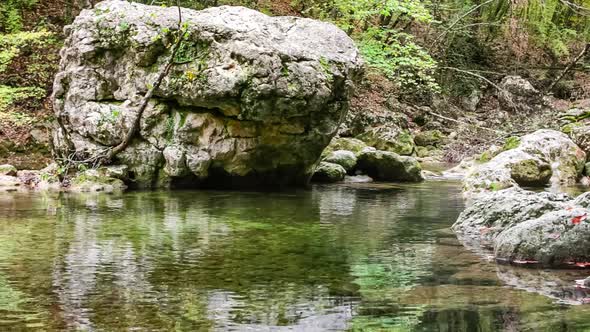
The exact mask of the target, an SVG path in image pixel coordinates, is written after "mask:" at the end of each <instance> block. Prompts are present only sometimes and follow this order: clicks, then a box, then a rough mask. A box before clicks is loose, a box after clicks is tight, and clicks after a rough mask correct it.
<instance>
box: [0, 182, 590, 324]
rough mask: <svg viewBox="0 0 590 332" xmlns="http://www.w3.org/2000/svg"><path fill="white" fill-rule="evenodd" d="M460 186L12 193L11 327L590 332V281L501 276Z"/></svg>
mask: <svg viewBox="0 0 590 332" xmlns="http://www.w3.org/2000/svg"><path fill="white" fill-rule="evenodd" d="M461 209H462V200H461V198H460V193H459V186H458V185H457V184H453V183H445V182H427V183H424V184H420V185H404V186H396V185H376V184H373V185H361V184H358V185H350V186H346V185H338V186H315V187H313V189H312V190H308V191H295V192H287V193H251V192H215V191H200V192H197V191H191V192H188V191H186V192H132V193H126V194H123V195H118V196H117V195H41V194H18V193H15V194H0V331H28V330H31V331H57V330H60V331H61V330H70V331H210V330H218V331H227V330H236V331H244V330H245V331H343V330H352V331H552V332H555V331H590V306H589V305H576V304H577V303H579V300H580V299H581V298H583V297H585V296H588V294H586V293H585V291H584V290H581V289H576V288H575V286H574V284H575V280H576V279H580V278H581V277H583V276H585V274H587V272H584V271H557V272H554V273H548V272H546V271H542V270H525V269H516V268H510V267H506V266H497V265H496V264H494V263H492V262H488V261H486V260H485V259H483V258H482V257H481V256H478V255H476V254H474V253H472V252H470V251H468V250H466V249H464V248H463V247H462V246H461V245H460V244H459V243H458V242H457V240H456V239H455V236H454V235H453V234H452V233H451V232H450V231H449V230H448V228H449V226H450V225H451V224H452V223H453V222H454V220H455V218H456V217H457V215H458V214H459V213H460V211H461Z"/></svg>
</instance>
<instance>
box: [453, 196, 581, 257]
mask: <svg viewBox="0 0 590 332" xmlns="http://www.w3.org/2000/svg"><path fill="white" fill-rule="evenodd" d="M589 197H590V194H588V193H586V194H583V195H580V196H578V197H577V198H576V199H571V198H570V197H569V196H567V195H565V194H554V193H549V192H539V193H536V192H532V191H525V190H523V189H520V188H510V189H506V190H501V191H498V192H493V193H488V194H484V195H480V196H478V197H477V198H475V199H474V201H473V202H471V204H470V205H469V206H468V207H467V208H466V209H465V211H463V212H462V213H461V215H460V216H459V218H458V220H457V222H456V223H455V224H454V225H453V227H452V228H453V230H454V231H455V232H456V233H457V235H458V237H459V239H460V240H461V241H462V242H463V243H464V244H466V245H468V246H472V245H478V246H482V247H484V248H485V247H489V248H493V250H494V255H495V257H496V259H498V260H500V261H504V262H512V263H518V262H522V261H526V262H531V261H532V262H537V263H538V264H541V265H545V266H552V267H561V266H565V265H571V264H572V263H576V262H587V261H589V260H590V222H588V220H587V217H588V216H590V210H589V209H588V205H589V204H590V198H589Z"/></svg>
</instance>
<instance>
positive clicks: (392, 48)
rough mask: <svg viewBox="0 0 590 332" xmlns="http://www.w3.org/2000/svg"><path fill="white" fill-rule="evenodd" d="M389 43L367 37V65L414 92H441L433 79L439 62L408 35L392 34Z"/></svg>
mask: <svg viewBox="0 0 590 332" xmlns="http://www.w3.org/2000/svg"><path fill="white" fill-rule="evenodd" d="M390 39H391V40H390V41H389V42H384V41H383V39H381V38H375V37H371V36H369V35H366V36H363V38H362V39H361V40H360V41H359V43H358V44H359V48H360V52H361V54H362V55H363V57H364V58H365V60H366V61H367V63H368V64H369V65H370V66H372V67H374V68H377V69H379V70H381V71H382V72H383V73H384V74H385V76H387V77H388V78H389V79H391V80H393V81H395V82H397V83H398V84H399V85H400V87H402V88H405V89H408V88H409V89H411V90H418V89H427V90H431V91H437V90H438V89H439V87H438V84H437V83H436V81H435V78H434V76H433V74H434V71H435V69H436V61H434V59H432V57H431V56H430V55H429V54H428V52H426V51H425V50H424V49H423V48H422V47H420V46H418V45H417V44H415V43H414V42H413V41H412V36H411V35H408V34H406V33H396V34H395V35H394V34H392V35H391V37H390Z"/></svg>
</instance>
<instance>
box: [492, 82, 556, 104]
mask: <svg viewBox="0 0 590 332" xmlns="http://www.w3.org/2000/svg"><path fill="white" fill-rule="evenodd" d="M499 86H500V88H501V89H502V91H501V92H500V93H499V98H498V99H499V101H500V105H501V106H502V107H503V108H504V109H507V110H513V111H520V112H535V111H539V110H541V109H543V108H544V107H546V105H545V102H544V100H543V94H542V93H540V92H539V90H537V89H536V88H535V87H534V86H533V85H532V84H531V83H530V82H529V81H527V80H525V79H524V78H522V77H520V76H506V77H504V79H502V82H500V85H499Z"/></svg>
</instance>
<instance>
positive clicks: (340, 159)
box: [324, 150, 357, 173]
mask: <svg viewBox="0 0 590 332" xmlns="http://www.w3.org/2000/svg"><path fill="white" fill-rule="evenodd" d="M324 161H326V162H329V163H332V164H338V165H340V166H342V167H344V169H345V170H346V172H347V173H350V172H351V171H353V170H354V168H355V167H356V163H357V158H356V156H355V154H354V152H352V151H346V150H336V151H334V152H332V153H330V154H329V155H328V156H327V157H326V158H325V159H324Z"/></svg>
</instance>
